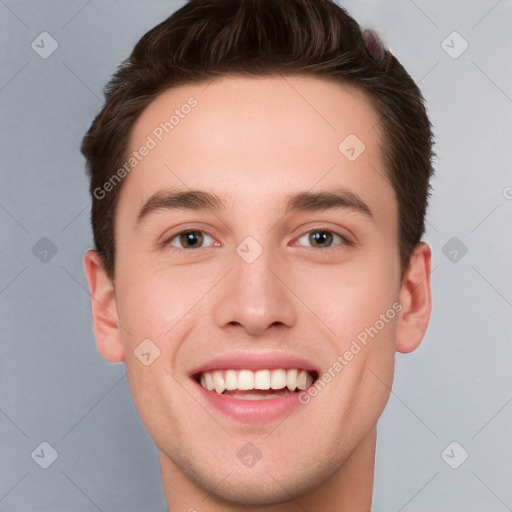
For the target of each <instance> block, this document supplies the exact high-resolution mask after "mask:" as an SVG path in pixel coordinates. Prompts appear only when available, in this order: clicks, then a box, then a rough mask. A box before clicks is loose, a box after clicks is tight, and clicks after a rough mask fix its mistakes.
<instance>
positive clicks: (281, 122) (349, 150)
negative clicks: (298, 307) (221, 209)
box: [120, 76, 394, 208]
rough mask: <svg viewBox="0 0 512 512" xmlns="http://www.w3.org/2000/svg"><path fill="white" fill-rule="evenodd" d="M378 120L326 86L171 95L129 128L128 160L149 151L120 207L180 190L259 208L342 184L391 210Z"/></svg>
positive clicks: (227, 88) (292, 81)
mask: <svg viewBox="0 0 512 512" xmlns="http://www.w3.org/2000/svg"><path fill="white" fill-rule="evenodd" d="M378 120H379V118H378V114H377V112H376V111H375V109H374V108H373V106H372V104H371V102H370V100H369V99H368V97H367V96H366V95H365V94H364V93H363V92H361V91H359V90H358V89H355V88H353V87H350V86H347V85H345V84H342V83H339V82H335V81H333V80H330V79H323V78H313V77H300V76H273V77H258V78H245V77H233V76H228V77H223V78H220V79H216V80H213V81H211V82H206V83H199V84H193V85H186V86H180V87H177V88H173V89H170V90H167V91H165V92H164V93H162V94H160V95H159V96H158V97H157V98H156V99H155V100H153V101H152V103H150V104H149V106H148V107H147V108H146V109H145V110H144V111H143V113H142V114H141V116H140V117H139V119H138V120H137V121H136V123H135V124H134V126H133V129H132V133H131V137H130V141H129V153H130V154H132V153H133V152H139V153H141V151H139V150H140V149H142V148H144V147H148V148H150V149H149V150H147V151H146V150H144V151H143V152H144V153H145V156H143V157H142V158H140V156H139V159H138V160H137V162H135V161H134V162H133V163H135V164H136V165H135V166H133V167H132V170H131V171H130V173H129V175H128V176H127V178H126V180H127V183H125V184H124V186H123V188H125V189H126V190H123V192H122V193H121V197H120V203H125V204H126V203H129V204H132V206H133V207H134V208H137V207H139V208H140V206H141V204H142V203H143V201H144V200H146V199H147V198H148V197H150V196H151V195H152V194H154V193H155V192H156V191H158V190H165V189H168V188H176V187H178V188H183V189H186V188H195V189H196V188H200V189H205V190H214V191H215V192H216V193H218V195H219V196H221V197H224V198H226V200H227V202H228V203H229V204H232V205H234V204H235V203H239V204H240V205H246V206H249V205H254V204H255V202H256V201H259V203H258V204H259V205H260V207H261V206H262V205H264V203H262V202H261V201H267V205H268V206H272V205H275V204H277V201H279V198H281V197H282V196H283V193H284V194H291V193H295V192H298V191H302V190H311V189H313V188H314V187H320V188H324V189H325V188H326V187H327V188H328V187H330V186H335V187H338V186H340V185H343V186H346V187H347V188H349V189H350V190H353V191H355V192H358V193H362V195H363V196H364V195H370V194H371V193H372V190H373V191H375V188H376V187H378V188H379V187H380V189H381V199H382V200H384V203H385V202H386V201H387V202H388V203H390V204H391V205H393V203H394V194H393V191H392V189H391V188H390V185H389V183H388V181H387V178H386V172H385V170H384V168H383V164H382V161H381V160H382V159H381V155H380V146H381V136H380V133H379V123H378ZM263 196H265V197H263ZM388 207H389V204H388Z"/></svg>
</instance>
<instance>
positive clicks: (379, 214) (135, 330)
mask: <svg viewBox="0 0 512 512" xmlns="http://www.w3.org/2000/svg"><path fill="white" fill-rule="evenodd" d="M191 96H193V97H194V98H196V99H197V102H198V105H197V107H195V108H194V109H193V110H192V112H191V113H190V114H189V115H188V116H186V117H185V118H184V119H182V120H181V122H180V124H179V125H178V126H177V127H175V129H174V130H173V131H172V133H171V134H169V135H167V136H166V138H164V140H163V141H162V142H159V144H158V145H157V147H156V148H154V149H153V150H151V152H150V153H149V154H148V156H146V157H145V158H144V159H143V160H142V161H141V162H140V163H139V164H138V165H137V167H136V168H135V169H134V170H133V171H132V172H131V173H130V174H129V175H128V176H127V178H126V179H125V182H124V183H123V185H122V187H123V188H122V191H121V194H120V198H119V203H118V205H117V209H116V219H115V239H116V262H115V265H116V266H115V274H114V277H113V279H111V278H110V277H109V276H108V275H107V273H106V272H105V270H104V268H103V265H102V261H101V259H100V257H99V255H98V254H97V253H96V252H95V251H89V252H88V253H87V255H86V256H85V269H86V273H87V278H88V281H89V286H90V289H91V294H92V298H93V300H92V311H93V321H94V331H95V336H96V340H97V345H98V348H99V351H100V353H101V354H102V355H103V356H104V357H105V358H106V359H107V360H109V361H113V362H118V361H125V363H126V368H127V372H128V379H129V383H130V386H131V390H132V393H133V398H134V401H135V404H136V407H137V409H138V412H139V414H140V416H141V418H142V420H143V422H144V424H145V425H146V428H147V429H148V432H149V433H150V435H151V436H152V438H153V440H154V441H155V443H156V446H157V448H158V451H159V457H160V466H161V471H162V479H163V484H164V491H165V494H166V497H167V501H168V505H169V509H170V510H172V511H173V512H182V511H193V510H197V511H199V512H202V511H206V510H208V511H209V512H219V511H224V512H227V511H241V510H244V511H266V512H270V511H279V512H287V511H296V510H299V509H300V510H302V509H304V510H308V511H309V512H315V511H325V510H337V511H344V510H346V511H350V512H360V511H361V512H362V511H369V510H370V506H371V496H372V485H373V484H372V482H373V469H374V459H375V441H376V423H377V420H378V418H379V416H380V415H381V413H382V411H383V409H384V407H385V405H386V403H387V400H388V398H389V394H390V389H391V386H392V381H393V370H394V356H395V353H396V351H397V350H398V351H400V352H410V351H412V350H414V349H415V348H416V347H417V346H418V345H419V344H420V342H421V340H422V339H423V337H424V334H425V331H426V329H427V325H428V321H429V318H430V312H431V292H430V269H431V266H430V265H431V263H430V260H431V251H430V249H429V247H428V246H427V245H426V244H424V243H420V244H419V245H418V247H417V248H416V250H415V252H414V254H413V255H412V257H411V261H410V265H409V268H408V270H407V272H406V273H405V274H404V275H401V271H400V260H399V251H398V217H397V202H396V197H395V194H394V191H393V189H392V187H391V185H390V184H389V182H388V181H387V179H386V178H385V176H386V171H385V169H384V167H383V163H382V159H381V155H380V150H379V147H380V144H381V142H382V141H381V134H380V133H379V131H378V124H377V123H378V117H377V113H376V111H375V110H374V109H373V107H372V105H371V104H370V102H369V100H368V99H367V98H366V96H365V95H364V93H362V92H360V91H358V90H355V89H353V88H349V87H347V86H345V85H342V84H340V83H335V82H332V81H329V80H327V79H320V78H313V77H298V76H294V77H282V76H278V77H265V78H257V79H255V78H241V77H224V78H222V79H216V80H214V81H212V82H210V83H209V84H208V86H206V84H204V83H203V84H195V85H187V86H182V87H179V88H175V89H172V90H169V91H166V92H165V93H163V94H161V95H160V96H159V97H157V98H156V99H155V100H154V101H153V103H151V104H150V105H149V106H148V107H147V109H146V110H145V111H144V112H143V114H142V115H141V117H140V118H139V119H138V120H137V122H136V123H135V125H134V127H133V131H132V137H131V140H130V150H135V149H137V148H139V147H140V146H141V145H142V144H143V143H144V141H145V140H146V138H147V136H148V135H150V134H151V133H152V131H153V130H154V129H155V127H156V126H158V125H159V123H161V122H162V121H164V120H165V119H166V118H168V116H169V114H168V112H172V111H173V110H174V109H175V108H180V106H181V105H183V104H184V103H186V102H187V100H188V98H190V97H191ZM349 134H356V135H357V137H358V138H359V139H360V140H361V141H363V143H364V144H365V146H366V149H365V151H364V152H363V153H362V154H361V155H360V156H359V157H358V158H357V159H356V160H355V161H353V162H350V161H349V160H348V159H347V158H346V157H345V156H344V155H343V154H342V153H341V152H340V151H339V150H338V146H339V144H340V142H342V141H343V140H344V139H345V138H346V137H347V135H349ZM340 187H342V188H343V189H345V190H349V191H351V192H352V193H354V194H357V195H358V196H359V198H360V199H361V200H362V201H364V203H366V205H368V207H369V208H370V210H371V212H372V216H371V217H370V216H369V215H367V214H365V213H363V212H361V211H358V210H356V209H353V208H330V209H329V208H327V209H322V210H317V211H299V212H292V213H289V214H287V215H286V214H285V210H284V205H285V200H286V198H287V197H288V196H289V195H291V194H294V193H297V192H304V191H306V192H307V191H310V192H318V191H328V190H333V189H338V188H340ZM173 188H180V189H184V190H189V189H194V190H205V191H208V192H214V193H215V194H217V195H218V196H220V197H222V198H223V199H224V200H225V202H226V208H225V209H220V210H217V211H213V210H212V209H202V210H191V209H168V208H161V209H158V210H157V211H153V212H151V213H148V215H146V216H144V217H143V219H142V220H140V221H138V220H137V216H138V214H139V211H140V209H141V208H142V206H143V205H144V204H145V203H146V201H147V200H148V199H149V198H150V197H151V196H152V195H153V194H155V193H156V192H160V191H164V190H169V189H173ZM186 228H187V229H190V228H194V229H195V230H205V231H206V232H207V233H209V234H210V235H211V238H208V237H205V238H204V246H200V247H199V248H195V249H190V248H183V245H181V246H180V244H179V240H180V239H179V237H178V238H176V237H175V235H176V234H178V233H179V232H181V231H183V230H184V229H186ZM315 229H317V230H320V231H321V232H325V231H329V232H331V233H338V234H340V235H342V236H343V237H345V238H346V239H347V240H348V242H349V243H347V242H346V241H343V239H342V238H339V237H337V236H333V237H332V239H331V238H329V240H332V245H331V246H330V247H329V246H328V245H329V243H331V242H328V243H327V246H328V247H327V248H322V247H321V246H320V247H318V246H317V245H315V243H314V240H313V241H311V239H310V238H308V236H307V235H308V233H309V232H311V231H313V230H315ZM304 235H306V236H304ZM247 236H251V237H253V238H254V239H255V240H256V241H257V242H258V243H259V244H260V246H261V247H262V249H263V252H262V253H261V255H260V256H259V257H258V258H257V259H256V260H255V261H254V262H252V263H247V262H246V261H244V259H242V258H241V257H240V256H239V254H238V253H237V252H236V248H237V246H238V245H239V244H240V243H241V242H242V241H243V240H244V239H245V238H246V237H247ZM173 237H174V238H173ZM169 240H170V241H169ZM166 241H167V243H164V242H166ZM173 244H174V245H173ZM199 245H200V243H199ZM185 247H186V246H185ZM394 303H395V304H396V303H400V304H401V307H402V311H401V313H400V315H399V316H397V317H395V318H394V319H392V320H390V321H389V322H388V323H386V324H385V326H384V328H382V329H381V330H380V331H379V332H378V334H377V335H376V336H375V337H374V338H373V339H371V341H370V342H369V343H368V344H367V346H366V347H364V348H363V349H362V350H361V351H360V352H359V353H358V354H357V355H356V356H355V357H354V358H353V359H352V360H351V361H350V362H349V363H348V364H347V365H346V366H345V367H344V368H343V370H342V371H340V372H339V373H337V374H336V376H335V377H334V378H332V380H331V382H329V383H328V384H327V385H326V386H325V387H324V388H323V389H322V390H321V392H319V393H318V395H317V396H316V397H314V398H312V399H311V401H310V402H309V403H308V404H307V405H304V406H300V407H299V408H296V409H295V410H294V411H293V412H292V413H291V414H290V415H289V416H288V417H286V418H285V419H283V418H280V419H278V420H276V421H272V422H269V423H268V424H265V423H263V424H255V425H247V424H245V423H241V422H239V421H237V420H235V419H233V418H231V417H227V416H225V415H223V414H222V413H221V412H219V411H218V410H216V409H213V408H212V406H211V405H210V404H209V403H207V402H206V401H205V400H204V399H203V397H202V396H200V394H199V393H198V389H197V385H196V384H195V383H194V382H193V380H192V378H191V372H192V371H193V370H194V369H197V368H198V367H200V366H201V365H203V364H205V363H207V362H208V361H210V360H211V359H212V358H213V357H215V356H218V355H221V354H228V353H233V352H239V351H248V350H250V351H252V352H268V351H274V352H279V353H284V354H293V355H296V356H300V357H303V358H306V359H308V360H309V361H311V362H313V363H314V365H315V366H316V367H317V368H319V369H320V373H322V372H325V371H327V369H328V368H329V367H332V365H333V363H334V362H335V361H336V360H337V357H338V355H340V354H344V352H345V351H346V350H348V349H349V347H350V344H351V342H352V341H353V340H354V339H356V337H357V336H358V334H360V333H361V332H362V331H364V329H365V328H367V327H369V326H373V325H375V323H376V321H377V320H378V319H379V315H381V314H384V313H385V312H386V311H387V310H388V309H389V308H391V307H392V305H393V304H394ZM147 338H149V339H150V340H152V342H153V343H154V344H155V345H156V346H158V348H159V350H160V356H159V357H158V358H157V359H156V360H155V361H154V362H153V363H152V364H151V365H149V366H145V365H143V364H141V362H140V361H139V360H138V359H137V358H136V357H135V356H134V350H135V349H136V347H137V346H138V345H139V344H140V343H141V341H142V340H144V339H147ZM247 442H252V443H253V444H254V445H255V446H256V447H257V448H258V449H259V451H260V452H261V459H260V460H259V461H258V462H257V464H256V465H254V466H253V467H251V468H248V467H246V466H245V465H243V464H242V463H241V461H240V460H239V459H238V457H237V452H238V451H239V450H240V449H241V448H242V447H243V446H244V445H245V444H246V443H247ZM299 505H300V506H299ZM300 507H303V508H300Z"/></svg>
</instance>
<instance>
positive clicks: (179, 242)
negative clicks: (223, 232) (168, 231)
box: [170, 230, 213, 249]
mask: <svg viewBox="0 0 512 512" xmlns="http://www.w3.org/2000/svg"><path fill="white" fill-rule="evenodd" d="M205 242H207V246H209V245H212V244H213V239H212V237H211V236H210V235H208V234H207V233H205V232H204V231H197V230H196V231H191V230H189V231H183V232H181V233H178V234H177V235H176V236H174V237H173V238H172V239H171V240H170V244H171V245H173V246H175V247H178V248H179V249H200V248H201V247H203V244H204V243H205Z"/></svg>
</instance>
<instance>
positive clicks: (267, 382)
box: [199, 368, 313, 395]
mask: <svg viewBox="0 0 512 512" xmlns="http://www.w3.org/2000/svg"><path fill="white" fill-rule="evenodd" d="M199 383H200V384H201V386H202V387H203V388H206V389H208V390H210V391H213V390H215V392H216V393H218V394H219V395H220V394H222V393H223V392H224V391H225V390H228V391H235V390H240V391H250V390H252V389H259V390H267V389H274V390H280V389H288V390H289V391H295V390H296V389H299V390H303V389H306V388H308V387H309V386H311V384H313V376H312V375H311V374H310V373H309V372H307V371H306V370H299V369H297V368H292V369H290V370H284V369H282V368H279V369H276V370H256V371H252V370H215V371H211V372H203V373H202V374H201V375H200V377H199Z"/></svg>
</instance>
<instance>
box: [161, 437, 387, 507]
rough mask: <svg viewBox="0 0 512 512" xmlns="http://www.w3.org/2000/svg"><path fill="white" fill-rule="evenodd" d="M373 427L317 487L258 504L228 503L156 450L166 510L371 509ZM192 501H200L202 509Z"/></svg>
mask: <svg viewBox="0 0 512 512" xmlns="http://www.w3.org/2000/svg"><path fill="white" fill-rule="evenodd" d="M376 437H377V434H376V428H375V427H374V428H373V429H372V430H371V431H370V432H369V433H368V434H367V435H366V436H365V437H364V438H363V439H362V440H361V441H360V443H359V444H358V445H357V447H356V448H355V450H354V451H353V452H352V454H351V455H350V457H349V458H348V459H347V460H346V462H345V463H344V464H343V466H341V467H340V468H339V469H338V470H337V471H335V472H334V473H333V475H332V476H331V477H330V478H329V479H328V480H327V481H325V482H323V483H322V484H321V485H320V486H319V487H317V488H316V489H314V490H313V491H311V492H309V493H307V494H304V495H302V496H290V500H289V501H286V502H281V503H275V504H269V505H265V506H261V507H254V506H246V507H243V506H242V507H241V506H240V505H239V504H236V505H234V504H233V503H227V502H225V501H224V500H222V499H220V498H219V497H217V496H215V493H211V494H209V493H208V492H207V491H206V490H205V489H202V488H200V487H198V486H196V485H195V484H194V482H192V481H190V479H188V478H187V477H186V476H185V475H184V474H183V472H182V471H181V470H180V468H179V467H178V466H177V465H176V464H174V463H173V461H172V460H171V459H170V458H169V457H168V456H167V455H166V454H164V453H163V452H161V451H160V452H159V457H160V468H161V473H162V483H163V488H164V493H165V497H166V500H167V504H168V507H169V512H204V511H206V510H208V512H296V511H297V507H299V509H301V510H307V511H308V512H325V510H336V511H337V512H370V510H371V503H372V493H373V477H374V467H375V446H376ZM191 503H195V504H197V503H202V504H203V507H202V508H200V509H199V508H197V505H196V508H194V507H192V506H191V505H190V504H191Z"/></svg>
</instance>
